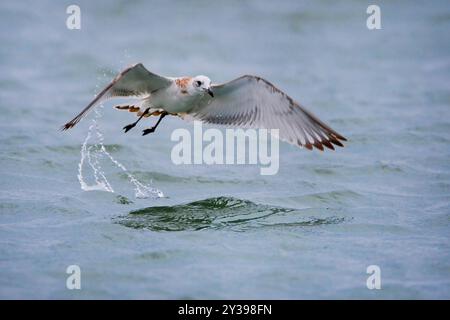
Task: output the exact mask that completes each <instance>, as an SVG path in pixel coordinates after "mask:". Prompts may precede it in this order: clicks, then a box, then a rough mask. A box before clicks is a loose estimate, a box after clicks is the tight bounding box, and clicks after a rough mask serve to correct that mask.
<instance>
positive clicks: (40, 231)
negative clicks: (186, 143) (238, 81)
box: [0, 0, 450, 299]
mask: <svg viewBox="0 0 450 320" xmlns="http://www.w3.org/2000/svg"><path fill="white" fill-rule="evenodd" d="M71 4H77V5H78V6H79V7H80V9H81V29H80V30H69V29H68V28H67V27H66V19H67V18H68V16H69V15H68V14H67V13H66V9H67V7H68V6H69V5H71ZM371 4H377V5H379V6H380V8H381V26H382V29H380V30H369V29H368V28H367V26H366V20H367V18H368V17H369V15H368V14H367V13H366V10H367V7H368V6H369V5H371ZM449 31H450V6H449V4H448V1H431V2H430V1H376V3H373V2H371V1H356V0H355V1H345V2H344V1H341V2H329V1H226V2H219V1H95V2H93V1H77V2H76V3H73V2H69V1H20V2H19V1H2V2H1V4H0V41H1V46H0V64H1V72H0V111H1V117H0V119H1V121H0V126H1V130H0V150H1V152H0V297H1V298H13V299H15V298H39V299H55V298H64V299H104V298H113V299H115V298H137V299H143V298H150V299H152V298H153V299H179V298H192V299H200V298H203V299H210V298H212V299H221V298H225V299H231V298H249V299H260V298H261V299H262V298H265V299H299V298H307V299H313V298H326V299H338V298H345V299H347V298H348V299H355V298H364V299H381V298H387V299H393V298H400V299H405V298H414V299H423V298H438V299H448V298H450V250H449V249H450V245H449V238H448V237H449V234H450V224H449V221H450V219H449V217H450V200H449V199H450V198H449V193H450V181H449V179H450V161H449V159H450V117H449V116H450V109H449V108H450V91H449V88H450V41H449ZM136 62H142V63H144V65H145V66H146V67H147V68H148V69H149V70H151V71H153V72H155V73H159V74H162V75H167V76H182V75H197V74H205V75H208V76H209V77H210V78H211V79H212V80H213V82H216V83H217V82H224V81H228V80H231V79H233V78H235V77H238V76H240V75H242V74H255V75H259V76H262V77H264V78H267V79H268V80H269V81H271V82H272V83H274V84H275V85H276V86H278V87H279V88H282V89H283V90H284V91H285V92H287V93H288V94H289V95H290V96H291V97H293V98H294V99H295V100H297V101H299V102H300V103H302V104H303V105H305V106H307V107H308V108H309V109H310V110H311V111H312V112H313V113H315V114H316V115H317V116H319V117H320V118H321V119H322V120H324V121H325V122H326V123H329V124H330V125H331V126H332V127H333V128H334V129H336V130H337V131H338V132H340V133H341V134H343V135H344V136H345V137H347V138H348V139H349V141H348V143H347V144H346V147H345V148H344V149H341V148H340V149H339V150H337V151H336V152H328V151H327V152H323V153H321V152H319V151H317V150H316V151H314V152H310V151H307V150H301V149H299V148H296V147H295V146H291V145H288V144H285V143H281V148H280V170H279V173H278V174H277V175H275V176H261V175H259V167H258V166H237V165H234V166H233V165H228V166H206V165H198V166H188V165H181V166H176V165H174V164H173V163H172V161H171V159H170V152H171V149H172V147H173V146H174V144H175V143H174V142H172V141H170V134H171V133H172V131H173V130H174V129H176V128H181V127H182V128H187V129H189V130H192V125H191V124H189V123H185V122H183V121H182V120H179V119H176V118H170V119H167V118H166V119H165V120H164V121H163V122H162V123H161V126H160V127H158V130H157V132H156V133H154V134H152V135H149V136H145V137H142V136H141V135H140V130H136V129H135V130H134V131H131V132H130V133H128V134H126V135H125V134H123V132H122V130H121V128H122V127H123V126H124V125H126V124H128V123H130V122H132V121H134V117H133V116H132V115H130V114H128V113H123V112H115V111H113V110H112V108H111V107H112V106H113V105H114V104H113V103H105V107H104V108H103V109H101V108H100V109H99V113H97V114H95V113H92V114H91V115H90V116H89V117H88V118H87V119H85V120H84V121H83V122H82V123H81V124H80V125H79V126H77V127H76V128H75V129H73V130H71V131H69V132H64V133H62V132H60V131H59V127H60V126H61V125H62V124H64V123H65V122H67V121H68V120H70V119H71V118H72V117H73V116H74V115H76V114H77V113H78V112H79V111H80V110H81V109H82V108H83V107H84V106H85V105H86V104H87V103H88V102H89V101H90V100H91V99H92V97H93V96H94V94H95V93H96V92H98V91H99V90H100V89H101V88H102V87H103V86H105V85H106V84H107V83H108V82H109V81H110V80H111V79H112V78H113V77H114V76H115V75H116V74H117V73H118V72H119V71H120V70H122V69H123V68H125V67H126V66H128V65H130V64H132V63H136ZM93 119H96V120H93ZM93 121H95V122H93ZM96 126H97V127H98V130H96V129H95V127H96ZM89 127H91V131H89V130H90V129H89ZM92 128H94V129H92ZM88 132H91V139H90V140H88V141H87V142H86V145H85V146H86V147H87V148H90V149H89V150H90V151H91V153H90V155H91V156H92V158H93V159H92V161H93V162H94V167H95V168H96V169H98V170H100V171H101V174H103V176H104V178H105V179H107V181H108V183H109V184H110V186H111V187H112V188H113V189H114V192H105V191H89V192H87V191H84V190H82V189H81V188H80V182H79V180H78V178H77V175H78V173H79V164H80V157H81V155H80V150H81V146H82V144H83V142H84V141H86V140H85V139H86V137H87V135H88ZM102 139H103V140H102ZM99 143H103V144H104V146H105V150H106V151H107V152H108V154H109V155H111V156H112V157H113V159H115V160H116V161H119V163H121V164H122V165H123V166H124V167H126V169H127V171H123V170H122V169H121V168H120V167H119V166H118V165H117V163H114V162H113V161H111V158H110V157H109V156H108V154H106V153H104V152H103V153H102V152H100V151H99V150H100V149H99V148H100V147H101V145H100V144H99ZM82 170H83V171H82V175H83V179H84V180H83V181H85V182H86V183H87V184H89V185H95V173H94V172H93V171H92V170H91V168H90V166H89V165H88V164H86V162H85V163H84V165H83V166H82ZM98 174H99V173H98V172H97V175H98ZM131 177H133V178H135V179H137V180H138V181H139V182H140V183H142V185H144V186H147V187H148V188H155V189H158V190H161V191H162V192H163V193H164V195H165V197H164V198H156V197H148V198H145V199H139V198H136V196H135V194H136V192H135V184H134V183H133V181H132V179H131ZM69 265H78V266H80V268H81V283H82V289H81V290H68V289H67V288H66V279H67V277H68V274H66V268H67V267H68V266H69ZM369 265H378V266H379V267H380V269H381V285H382V289H381V290H369V289H368V288H367V286H366V280H367V277H368V276H369V275H368V274H367V273H366V268H367V267H368V266H369Z"/></svg>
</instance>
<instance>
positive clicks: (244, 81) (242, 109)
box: [61, 63, 347, 151]
mask: <svg viewBox="0 0 450 320" xmlns="http://www.w3.org/2000/svg"><path fill="white" fill-rule="evenodd" d="M113 98H133V99H137V100H138V102H137V103H135V104H131V105H130V104H125V105H118V106H116V109H118V110H126V111H129V112H135V113H136V114H137V116H138V119H137V120H136V121H135V122H133V123H131V124H129V125H126V126H125V127H123V130H124V131H125V132H128V131H129V130H131V129H132V128H134V127H135V126H136V125H137V123H138V122H139V121H140V120H141V119H142V118H144V117H150V116H159V119H158V121H157V122H156V124H155V125H154V126H153V127H151V128H147V129H144V130H143V135H147V134H149V133H152V132H154V131H155V130H156V128H157V127H158V125H159V124H160V122H161V120H162V119H163V118H164V117H165V116H167V115H174V116H179V117H181V118H182V119H184V120H199V121H202V122H204V123H208V124H215V125H225V126H231V127H238V128H255V129H278V130H279V136H278V138H279V139H281V140H283V141H286V142H288V143H290V144H293V145H296V146H299V147H304V148H306V149H309V150H312V149H313V147H315V148H317V149H319V150H321V151H323V150H324V146H325V147H327V148H329V149H332V150H334V146H339V147H343V146H344V145H343V144H342V141H347V139H346V138H344V137H343V136H342V135H340V134H339V133H337V132H336V131H334V130H333V129H331V128H330V127H329V126H328V125H326V124H325V123H323V122H322V121H321V120H319V119H318V118H317V117H316V116H314V115H313V114H312V113H311V112H310V111H308V110H306V109H305V108H304V107H303V106H301V105H300V104H299V103H297V102H296V101H294V100H293V99H292V98H291V97H289V96H288V95H287V94H286V93H284V92H283V91H281V90H280V89H278V88H277V87H275V86H274V85H273V84H271V83H270V82H269V81H267V80H265V79H263V78H261V77H258V76H252V75H244V76H241V77H239V78H236V79H234V80H231V81H229V82H226V83H223V84H212V83H211V80H210V79H209V78H208V77H206V76H203V75H199V76H195V77H164V76H160V75H157V74H154V73H152V72H150V71H148V70H147V69H146V68H145V67H144V65H143V64H142V63H138V64H135V65H133V66H130V67H128V68H126V69H125V70H123V71H122V72H120V73H119V74H118V75H117V76H116V77H115V78H114V80H113V81H112V82H111V83H110V84H109V85H107V86H106V87H105V88H104V89H103V90H102V91H101V92H100V93H99V94H97V95H96V97H95V98H94V100H92V101H91V103H89V104H88V105H87V106H86V107H85V108H84V109H83V110H82V111H81V112H80V113H79V114H78V115H77V116H76V117H75V118H73V119H72V120H71V121H69V122H67V123H66V124H65V125H64V126H62V128H61V129H62V130H68V129H70V128H72V127H74V126H75V125H76V124H77V123H78V122H80V120H81V119H83V118H84V117H85V116H86V115H87V114H88V113H89V111H91V110H92V109H93V108H95V107H96V106H98V105H99V104H101V103H102V102H104V101H106V100H109V99H113Z"/></svg>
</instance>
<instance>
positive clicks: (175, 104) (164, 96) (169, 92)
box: [150, 83, 198, 113]
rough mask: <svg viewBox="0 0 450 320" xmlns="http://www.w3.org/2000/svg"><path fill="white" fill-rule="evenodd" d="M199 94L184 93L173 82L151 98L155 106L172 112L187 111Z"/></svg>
mask: <svg viewBox="0 0 450 320" xmlns="http://www.w3.org/2000/svg"><path fill="white" fill-rule="evenodd" d="M197 99H198V97H197V95H190V94H189V93H183V92H181V90H180V89H179V87H178V86H177V85H176V84H175V83H173V84H172V85H170V86H169V87H167V88H165V89H162V90H158V91H157V92H155V93H154V94H153V95H152V96H151V98H150V101H151V104H152V105H153V106H154V107H155V108H161V109H164V110H166V111H167V112H170V113H178V112H187V111H189V110H190V109H192V108H193V107H194V105H195V101H196V100H197Z"/></svg>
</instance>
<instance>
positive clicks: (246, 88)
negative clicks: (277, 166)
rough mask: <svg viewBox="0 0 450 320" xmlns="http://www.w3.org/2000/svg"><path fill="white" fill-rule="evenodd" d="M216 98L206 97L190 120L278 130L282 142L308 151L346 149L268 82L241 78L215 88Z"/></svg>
mask: <svg viewBox="0 0 450 320" xmlns="http://www.w3.org/2000/svg"><path fill="white" fill-rule="evenodd" d="M212 91H213V93H214V98H210V97H209V96H207V95H205V97H204V98H203V99H202V100H201V101H200V103H199V104H198V105H197V106H196V107H195V108H193V109H192V110H191V111H190V112H189V113H188V116H191V117H192V118H194V119H198V120H201V121H203V122H206V123H211V124H219V125H227V126H233V127H242V128H266V129H279V138H280V139H281V140H284V141H287V142H289V143H291V144H294V145H298V146H303V147H306V148H308V149H310V150H311V149H312V147H313V146H314V147H316V148H317V149H320V150H323V146H326V147H328V148H329V149H333V150H334V147H333V144H334V145H337V146H341V147H342V146H343V145H342V143H341V141H346V139H345V138H344V137H343V136H342V135H340V134H339V133H337V132H336V131H334V130H333V129H331V128H330V127H329V126H328V125H326V124H325V123H323V122H322V121H320V120H319V119H318V118H317V117H316V116H314V115H313V114H312V113H311V112H309V111H307V110H306V109H305V108H304V107H303V106H301V105H300V104H298V103H297V102H295V101H294V100H293V99H292V98H291V97H289V96H288V95H287V94H285V93H284V92H282V91H281V90H279V89H278V88H277V87H275V86H274V85H273V84H271V83H270V82H268V81H267V80H265V79H263V78H260V77H256V76H249V75H246V76H242V77H240V78H237V79H235V80H232V81H230V82H228V83H224V84H220V85H213V86H212Z"/></svg>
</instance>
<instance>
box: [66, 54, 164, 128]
mask: <svg viewBox="0 0 450 320" xmlns="http://www.w3.org/2000/svg"><path fill="white" fill-rule="evenodd" d="M171 83H172V80H171V79H168V78H166V77H162V76H159V75H156V74H154V73H151V72H150V71H148V70H147V69H145V67H144V66H143V65H142V63H138V64H135V65H133V66H131V67H129V68H127V69H125V70H123V71H122V72H121V73H119V75H118V76H117V77H116V78H114V80H113V81H111V83H110V84H109V85H107V86H106V88H104V89H103V90H102V91H101V92H100V93H99V94H98V95H97V96H96V97H95V99H94V100H92V101H91V103H89V104H88V105H87V107H86V108H84V109H83V110H82V111H81V112H80V114H79V115H77V116H76V117H75V118H73V119H72V120H71V121H69V122H67V123H66V124H65V125H64V126H63V127H62V128H61V129H62V130H67V129H70V128H72V127H74V126H75V125H76V124H77V123H78V122H80V120H81V119H83V117H85V116H86V115H87V114H88V112H89V111H90V110H92V109H93V108H94V107H95V106H97V105H98V104H100V103H101V102H103V101H105V100H108V99H111V98H117V97H136V98H139V97H143V96H146V95H149V94H151V93H152V92H154V91H156V90H158V89H161V88H165V87H167V86H169V85H170V84H171Z"/></svg>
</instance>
